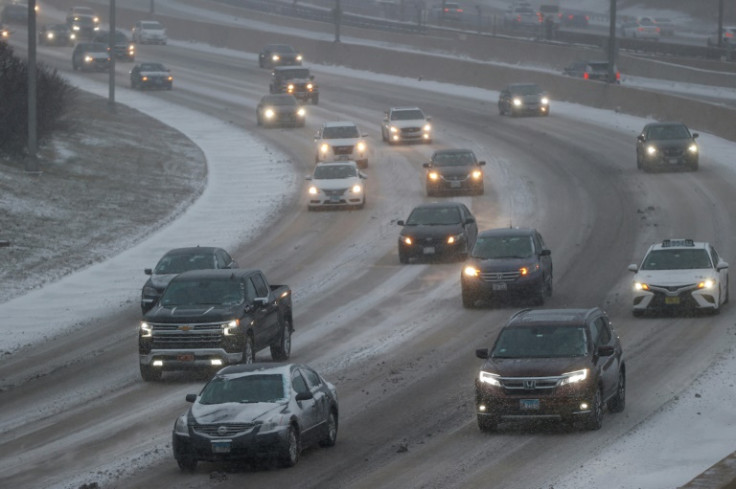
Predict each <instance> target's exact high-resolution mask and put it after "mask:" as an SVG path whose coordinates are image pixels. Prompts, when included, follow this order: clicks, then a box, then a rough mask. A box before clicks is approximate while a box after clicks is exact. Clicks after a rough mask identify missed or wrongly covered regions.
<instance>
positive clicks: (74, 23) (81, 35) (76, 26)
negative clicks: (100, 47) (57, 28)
mask: <svg viewBox="0 0 736 489" xmlns="http://www.w3.org/2000/svg"><path fill="white" fill-rule="evenodd" d="M96 18H97V17H93V16H91V15H74V16H71V17H67V25H68V26H69V28H70V29H71V30H72V32H74V34H75V35H76V37H77V40H78V41H81V40H85V41H89V40H91V39H92V38H93V37H94V36H95V34H96V33H97V32H99V30H100V24H99V22H96V21H95V19H96Z"/></svg>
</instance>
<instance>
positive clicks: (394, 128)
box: [388, 126, 399, 134]
mask: <svg viewBox="0 0 736 489" xmlns="http://www.w3.org/2000/svg"><path fill="white" fill-rule="evenodd" d="M388 130H389V131H391V132H392V133H394V134H396V133H397V132H399V128H398V127H394V126H391V127H389V128H388Z"/></svg>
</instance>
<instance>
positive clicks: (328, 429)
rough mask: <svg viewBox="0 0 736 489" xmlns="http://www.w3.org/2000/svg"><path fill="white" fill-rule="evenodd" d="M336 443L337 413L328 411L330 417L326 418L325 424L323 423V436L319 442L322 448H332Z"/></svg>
mask: <svg viewBox="0 0 736 489" xmlns="http://www.w3.org/2000/svg"><path fill="white" fill-rule="evenodd" d="M335 442H337V413H336V412H335V411H333V410H330V415H329V416H327V423H325V436H324V437H322V439H321V440H320V442H319V445H320V446H322V447H334V446H335Z"/></svg>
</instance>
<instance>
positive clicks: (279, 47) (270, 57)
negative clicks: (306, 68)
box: [258, 44, 303, 68]
mask: <svg viewBox="0 0 736 489" xmlns="http://www.w3.org/2000/svg"><path fill="white" fill-rule="evenodd" d="M302 60H303V57H302V53H300V52H298V51H297V50H296V49H294V48H293V47H291V46H289V45H288V44H269V45H268V46H266V47H264V48H263V49H262V50H261V52H260V53H258V66H260V67H261V68H273V67H274V66H298V65H301V64H302Z"/></svg>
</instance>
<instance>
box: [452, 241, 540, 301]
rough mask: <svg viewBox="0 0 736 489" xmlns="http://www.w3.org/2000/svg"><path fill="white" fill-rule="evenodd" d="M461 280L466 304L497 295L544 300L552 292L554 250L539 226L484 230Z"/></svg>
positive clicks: (476, 242)
mask: <svg viewBox="0 0 736 489" xmlns="http://www.w3.org/2000/svg"><path fill="white" fill-rule="evenodd" d="M460 283H461V286H462V297H463V306H465V307H474V306H475V304H476V302H477V301H478V300H481V299H491V298H495V297H513V298H520V299H526V298H531V299H533V300H534V301H535V302H536V303H538V304H540V305H541V304H544V300H545V298H547V297H551V296H552V252H551V251H550V250H549V249H548V248H547V245H545V243H544V239H542V235H541V234H539V231H537V230H536V229H531V228H499V229H489V230H487V231H482V232H480V233H478V238H477V239H476V241H475V246H474V247H473V250H472V251H471V252H470V257H469V260H468V262H467V263H466V264H465V266H464V267H463V270H462V272H461V274H460Z"/></svg>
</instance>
